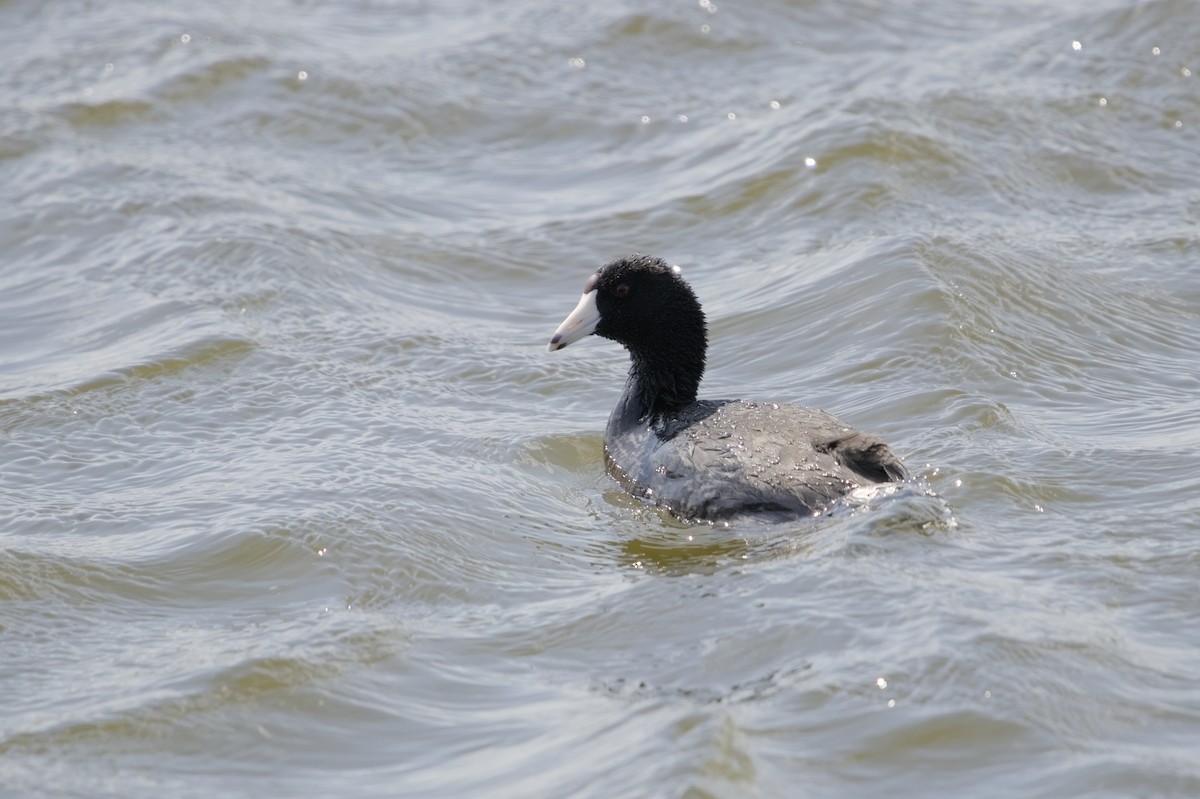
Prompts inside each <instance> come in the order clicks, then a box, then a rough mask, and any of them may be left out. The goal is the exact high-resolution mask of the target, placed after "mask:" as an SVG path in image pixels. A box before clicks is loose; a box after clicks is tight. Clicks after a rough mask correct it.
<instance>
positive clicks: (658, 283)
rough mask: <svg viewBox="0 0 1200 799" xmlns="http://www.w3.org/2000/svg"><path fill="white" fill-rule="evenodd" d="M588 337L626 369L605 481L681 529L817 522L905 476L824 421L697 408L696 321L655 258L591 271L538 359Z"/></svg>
mask: <svg viewBox="0 0 1200 799" xmlns="http://www.w3.org/2000/svg"><path fill="white" fill-rule="evenodd" d="M593 333H594V334H596V335H598V336H601V337H603V338H608V339H612V340H613V341H616V342H618V343H619V344H622V345H623V346H624V347H625V348H626V349H627V350H628V351H629V359H630V367H629V378H628V380H627V382H626V383H625V390H624V392H623V393H622V394H621V398H620V399H619V400H618V401H617V406H616V408H614V409H613V412H612V415H611V416H610V417H609V419H608V427H607V429H606V430H605V433H604V454H605V462H606V464H607V467H608V471H609V473H610V474H612V476H613V477H614V478H616V480H617V482H619V483H621V485H622V486H624V488H625V489H626V490H627V491H629V492H630V493H631V494H634V495H635V496H638V497H641V498H642V499H644V500H645V501H647V502H650V503H652V504H655V505H658V506H660V507H663V508H666V509H667V510H669V511H670V512H671V513H673V514H674V515H676V516H678V517H680V518H682V519H685V520H708V521H718V520H728V519H731V518H735V517H739V518H740V517H744V516H762V515H770V516H775V517H778V516H783V517H798V516H817V515H821V514H822V513H825V512H826V511H828V510H830V509H831V508H832V507H833V506H834V505H835V504H836V503H837V502H838V501H839V500H841V499H843V498H845V497H846V496H847V495H848V494H849V493H850V492H852V491H854V490H855V489H857V488H860V487H866V486H871V485H875V484H880V483H888V482H893V481H901V480H905V479H907V478H908V470H907V469H906V468H905V467H904V464H903V463H901V462H900V459H899V458H897V457H896V456H895V455H894V454H893V453H892V450H891V449H890V448H888V445H887V444H885V443H884V442H883V441H881V440H879V439H878V438H876V437H875V436H872V435H869V434H867V433H863V432H861V431H859V430H855V429H854V428H852V427H850V426H849V425H848V424H846V423H845V422H843V421H841V420H840V419H838V418H837V417H835V416H832V415H830V414H828V413H825V412H824V411H820V410H817V409H815V408H806V407H802V406H799V405H781V404H777V403H763V402H752V401H746V400H701V399H697V392H698V390H699V387H700V379H701V377H702V376H703V375H704V361H705V353H706V350H707V348H708V334H707V329H706V327H705V321H704V312H703V310H702V309H701V307H700V302H699V300H697V299H696V295H695V293H693V291H692V289H691V287H690V286H689V285H688V284H687V283H686V282H685V281H684V280H683V278H682V277H681V276H680V272H679V268H678V267H673V266H670V265H669V264H667V262H666V261H663V260H662V259H661V258H655V257H652V256H648V255H641V254H634V255H630V256H626V257H624V258H618V259H616V260H614V261H611V262H609V263H607V264H605V265H604V266H602V267H600V268H599V269H598V270H596V272H595V273H594V274H593V275H591V276H590V277H589V278H588V279H587V282H586V283H585V284H584V287H583V296H582V297H581V298H580V300H579V304H578V305H576V306H575V309H574V310H573V311H571V313H570V314H569V315H568V316H567V318H566V319H564V320H563V323H562V324H561V325H559V326H558V329H557V330H555V331H554V335H553V336H552V337H551V338H550V344H549V346H548V347H547V349H548V351H549V352H555V351H557V350H561V349H562V348H563V347H566V346H567V345H568V344H572V343H574V342H576V341H579V340H580V339H582V338H584V337H586V336H589V335H591V334H593Z"/></svg>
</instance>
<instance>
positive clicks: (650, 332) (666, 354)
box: [549, 254, 707, 408]
mask: <svg viewBox="0 0 1200 799" xmlns="http://www.w3.org/2000/svg"><path fill="white" fill-rule="evenodd" d="M591 333H595V334H596V335H598V336H603V337H604V338H608V339H612V340H613V341H616V342H619V343H620V344H622V345H624V346H625V348H626V349H628V350H629V354H630V357H631V358H632V359H633V367H632V371H631V376H632V377H633V378H634V379H635V380H636V381H637V382H638V383H639V384H640V385H641V386H642V389H643V393H644V394H647V395H654V396H652V397H651V396H647V401H648V402H649V405H650V406H653V407H656V408H658V407H661V406H664V405H668V406H676V405H681V404H687V403H690V402H692V401H694V400H695V398H696V391H697V389H698V388H699V385H700V378H701V376H702V375H703V374H704V354H705V349H706V348H707V337H706V331H705V324H704V312H703V311H702V310H701V309H700V303H699V301H698V300H697V299H696V295H695V294H694V293H693V292H692V289H691V287H690V286H688V284H687V283H685V282H684V280H683V278H682V277H680V274H679V270H678V268H676V267H673V266H671V265H670V264H668V263H667V262H666V261H664V260H662V259H661V258H654V257H653V256H649V255H640V254H639V255H630V256H626V257H624V258H618V259H617V260H615V261H610V262H609V263H607V264H605V265H604V266H602V267H600V268H599V269H598V270H596V273H595V274H593V275H592V276H591V277H589V278H588V280H587V282H586V283H585V284H584V287H583V296H582V297H581V298H580V300H579V304H578V305H577V306H576V307H575V310H574V311H572V312H571V314H570V315H569V316H568V317H567V318H566V319H565V320H564V321H563V323H562V324H561V325H559V327H558V330H556V331H555V332H554V336H553V337H552V338H551V339H550V346H549V350H550V351H551V352H554V351H555V350H560V349H562V348H563V347H565V346H567V345H568V344H571V343H572V342H575V341H578V340H579V339H581V338H583V337H585V336H587V335H590V334H591Z"/></svg>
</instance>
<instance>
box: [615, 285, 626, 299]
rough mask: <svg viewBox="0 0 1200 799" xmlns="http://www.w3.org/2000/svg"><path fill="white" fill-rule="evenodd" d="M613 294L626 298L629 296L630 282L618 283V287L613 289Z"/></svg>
mask: <svg viewBox="0 0 1200 799" xmlns="http://www.w3.org/2000/svg"><path fill="white" fill-rule="evenodd" d="M613 295H614V296H616V297H619V298H620V299H624V298H626V297H628V296H629V284H628V283H618V284H617V287H616V288H615V289H613Z"/></svg>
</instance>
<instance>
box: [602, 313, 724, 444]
mask: <svg viewBox="0 0 1200 799" xmlns="http://www.w3.org/2000/svg"><path fill="white" fill-rule="evenodd" d="M675 332H678V331H675ZM703 336H704V332H703V330H701V331H700V343H699V345H697V344H696V343H695V342H694V341H693V342H691V345H690V346H678V347H669V346H668V347H664V348H656V349H652V350H647V349H637V350H633V349H631V350H630V351H629V358H630V360H631V361H632V363H631V364H630V367H629V380H628V381H627V382H626V383H625V393H624V394H622V396H621V401H620V403H618V405H617V409H616V412H615V413H614V416H615V417H619V418H620V423H621V425H622V426H628V425H633V424H644V423H646V422H648V421H653V420H654V419H655V418H656V417H658V416H660V415H661V414H664V413H671V412H672V411H677V410H679V409H680V408H685V407H687V406H688V405H691V404H692V403H693V402H695V401H696V394H697V392H698V391H699V389H700V378H701V377H703V376H704V338H703ZM668 353H669V354H668Z"/></svg>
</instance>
